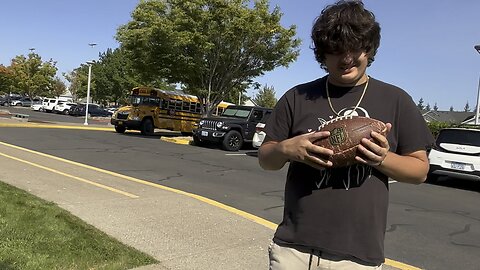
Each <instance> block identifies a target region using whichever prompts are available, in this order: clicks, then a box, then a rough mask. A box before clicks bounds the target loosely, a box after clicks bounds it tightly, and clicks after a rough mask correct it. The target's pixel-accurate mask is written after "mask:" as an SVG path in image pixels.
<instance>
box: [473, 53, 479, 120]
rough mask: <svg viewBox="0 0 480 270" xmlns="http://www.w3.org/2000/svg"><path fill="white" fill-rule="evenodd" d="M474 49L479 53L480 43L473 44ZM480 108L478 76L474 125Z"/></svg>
mask: <svg viewBox="0 0 480 270" xmlns="http://www.w3.org/2000/svg"><path fill="white" fill-rule="evenodd" d="M474 48H475V50H477V52H478V53H480V45H475V46H474ZM479 110H480V77H478V90H477V111H476V112H475V125H478V112H479Z"/></svg>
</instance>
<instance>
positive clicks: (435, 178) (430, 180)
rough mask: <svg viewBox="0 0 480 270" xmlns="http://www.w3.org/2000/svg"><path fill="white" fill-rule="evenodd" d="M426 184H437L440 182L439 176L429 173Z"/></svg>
mask: <svg viewBox="0 0 480 270" xmlns="http://www.w3.org/2000/svg"><path fill="white" fill-rule="evenodd" d="M425 182H427V183H429V184H435V183H437V182H438V175H436V174H432V173H429V174H428V175H427V180H426V181H425Z"/></svg>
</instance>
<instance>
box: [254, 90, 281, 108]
mask: <svg viewBox="0 0 480 270" xmlns="http://www.w3.org/2000/svg"><path fill="white" fill-rule="evenodd" d="M254 101H255V103H256V104H257V105H258V106H262V107H266V108H273V107H275V104H277V98H276V97H275V89H274V88H273V86H270V87H269V86H267V85H265V86H264V87H263V89H260V90H259V91H258V94H257V95H255V98H254Z"/></svg>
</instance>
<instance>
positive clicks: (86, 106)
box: [83, 42, 97, 126]
mask: <svg viewBox="0 0 480 270" xmlns="http://www.w3.org/2000/svg"><path fill="white" fill-rule="evenodd" d="M96 45H97V43H94V42H92V43H88V46H90V47H92V48H93V47H95V46H96ZM93 63H94V62H93V61H87V64H88V83H87V104H85V123H83V124H84V125H85V126H88V103H89V102H90V78H91V77H92V64H93Z"/></svg>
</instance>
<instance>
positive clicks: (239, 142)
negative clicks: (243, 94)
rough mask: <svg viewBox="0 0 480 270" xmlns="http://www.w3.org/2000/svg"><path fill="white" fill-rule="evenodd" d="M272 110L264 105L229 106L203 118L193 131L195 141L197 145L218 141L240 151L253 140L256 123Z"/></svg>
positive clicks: (224, 145)
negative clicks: (218, 113)
mask: <svg viewBox="0 0 480 270" xmlns="http://www.w3.org/2000/svg"><path fill="white" fill-rule="evenodd" d="M271 112H272V109H268V108H263V107H254V106H236V105H233V106H228V107H227V108H226V109H225V111H224V112H223V113H222V114H221V115H220V116H218V117H206V118H202V119H201V120H200V121H199V123H198V128H197V129H195V130H194V131H193V141H194V143H195V144H196V145H201V144H202V143H204V142H212V143H218V144H221V145H222V148H223V149H225V150H227V151H238V150H239V149H240V148H242V146H243V145H244V144H245V143H247V142H252V139H253V135H254V134H255V127H256V125H257V124H258V123H259V122H261V121H262V120H263V121H264V119H265V116H266V115H267V114H270V113H271Z"/></svg>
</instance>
